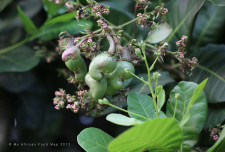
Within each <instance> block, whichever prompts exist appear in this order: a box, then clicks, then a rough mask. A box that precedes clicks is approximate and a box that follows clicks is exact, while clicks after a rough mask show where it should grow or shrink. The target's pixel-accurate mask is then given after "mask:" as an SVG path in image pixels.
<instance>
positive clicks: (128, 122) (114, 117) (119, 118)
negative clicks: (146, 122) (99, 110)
mask: <svg viewBox="0 0 225 152" xmlns="http://www.w3.org/2000/svg"><path fill="white" fill-rule="evenodd" d="M106 120H108V121H110V122H112V123H115V124H117V125H121V126H132V125H136V124H141V123H143V122H142V121H140V120H137V119H135V118H130V117H127V116H124V115H122V114H117V113H111V114H109V115H108V116H107V117H106Z"/></svg>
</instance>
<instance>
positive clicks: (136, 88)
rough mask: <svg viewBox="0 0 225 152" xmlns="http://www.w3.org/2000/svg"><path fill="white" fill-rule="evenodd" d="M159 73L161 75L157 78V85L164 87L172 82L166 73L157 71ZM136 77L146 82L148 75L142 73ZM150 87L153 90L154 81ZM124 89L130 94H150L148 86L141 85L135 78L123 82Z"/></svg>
mask: <svg viewBox="0 0 225 152" xmlns="http://www.w3.org/2000/svg"><path fill="white" fill-rule="evenodd" d="M159 73H160V74H161V77H160V78H159V84H158V85H161V86H164V85H166V84H168V83H171V82H174V80H173V78H172V77H171V76H170V74H169V73H168V72H165V71H159ZM138 76H139V77H143V78H144V80H146V81H148V74H146V73H143V74H138ZM152 86H153V90H155V82H154V81H153V82H152ZM124 87H125V88H129V93H130V92H138V93H142V94H149V93H150V89H149V87H148V85H146V84H144V83H142V82H141V81H140V80H138V79H137V78H135V77H132V78H131V79H129V80H125V83H124Z"/></svg>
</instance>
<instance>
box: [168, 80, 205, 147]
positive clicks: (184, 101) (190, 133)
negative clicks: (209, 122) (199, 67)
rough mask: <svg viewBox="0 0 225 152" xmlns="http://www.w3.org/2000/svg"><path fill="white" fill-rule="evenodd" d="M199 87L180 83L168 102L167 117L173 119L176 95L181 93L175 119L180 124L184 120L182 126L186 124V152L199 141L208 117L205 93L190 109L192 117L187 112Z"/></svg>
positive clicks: (184, 132)
mask: <svg viewBox="0 0 225 152" xmlns="http://www.w3.org/2000/svg"><path fill="white" fill-rule="evenodd" d="M197 86H198V85H197V84H196V83H193V82H185V81H182V82H180V83H179V84H178V85H177V86H176V87H175V88H174V89H173V90H172V91H171V93H170V96H169V100H168V102H167V107H166V115H167V117H173V114H174V109H175V104H176V99H175V94H176V93H179V94H180V96H179V98H178V99H177V110H176V113H175V119H176V120H177V121H178V122H181V120H182V118H183V117H184V115H185V114H186V116H185V119H183V122H182V123H181V124H185V125H184V126H183V143H182V144H183V148H184V149H185V150H186V151H189V150H190V148H191V147H192V146H194V145H195V144H196V143H197V141H198V136H199V133H200V132H201V130H202V128H203V126H204V123H205V120H206V116H207V100H206V96H205V94H204V92H202V93H201V95H200V96H199V97H198V98H197V100H196V101H195V102H194V104H193V105H192V107H191V109H190V111H189V112H190V117H189V116H188V113H186V111H187V110H188V105H189V103H190V101H191V99H192V96H193V93H194V91H195V88H196V87H197ZM188 118H189V120H188V121H187V122H186V123H185V121H186V120H187V119H188Z"/></svg>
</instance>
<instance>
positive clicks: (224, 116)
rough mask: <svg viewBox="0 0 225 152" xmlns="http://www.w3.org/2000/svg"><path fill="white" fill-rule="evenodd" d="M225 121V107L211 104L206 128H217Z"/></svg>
mask: <svg viewBox="0 0 225 152" xmlns="http://www.w3.org/2000/svg"><path fill="white" fill-rule="evenodd" d="M224 120H225V105H224V104H210V105H209V106H208V116H207V119H206V122H205V126H204V127H205V128H210V127H215V126H217V125H218V124H221V123H222V122H223V121H224Z"/></svg>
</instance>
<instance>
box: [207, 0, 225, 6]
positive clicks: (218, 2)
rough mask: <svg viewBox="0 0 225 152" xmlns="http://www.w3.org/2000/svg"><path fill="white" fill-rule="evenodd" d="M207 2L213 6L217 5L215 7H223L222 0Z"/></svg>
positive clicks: (223, 2) (224, 4) (224, 2)
mask: <svg viewBox="0 0 225 152" xmlns="http://www.w3.org/2000/svg"><path fill="white" fill-rule="evenodd" d="M209 1H211V2H212V3H213V4H214V5H217V6H225V1H224V0H209Z"/></svg>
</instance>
